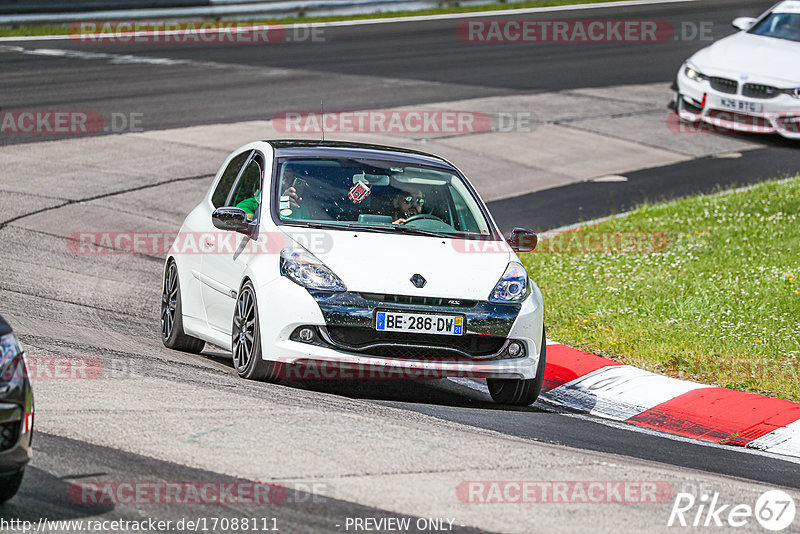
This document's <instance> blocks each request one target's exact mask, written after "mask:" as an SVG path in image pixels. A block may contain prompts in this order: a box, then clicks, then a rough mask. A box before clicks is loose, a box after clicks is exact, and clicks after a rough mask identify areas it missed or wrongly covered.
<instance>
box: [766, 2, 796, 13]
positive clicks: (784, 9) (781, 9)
mask: <svg viewBox="0 0 800 534" xmlns="http://www.w3.org/2000/svg"><path fill="white" fill-rule="evenodd" d="M772 12H773V13H800V1H798V0H785V1H784V2H781V3H780V4H778V5H777V6H775V9H773V10H772Z"/></svg>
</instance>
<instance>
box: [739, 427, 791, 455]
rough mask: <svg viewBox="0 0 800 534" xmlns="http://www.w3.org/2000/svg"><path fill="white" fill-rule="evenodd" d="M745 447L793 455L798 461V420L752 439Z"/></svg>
mask: <svg viewBox="0 0 800 534" xmlns="http://www.w3.org/2000/svg"><path fill="white" fill-rule="evenodd" d="M747 447H748V448H751V449H757V450H762V451H767V452H771V453H773V454H781V455H784V454H785V455H787V456H793V457H796V458H797V461H798V462H800V420H797V421H795V422H794V423H789V424H788V425H786V426H785V427H782V428H777V429H775V430H773V431H772V432H770V433H769V434H767V435H765V436H761V437H760V438H758V439H754V440H753V441H751V442H750V443H748V444H747Z"/></svg>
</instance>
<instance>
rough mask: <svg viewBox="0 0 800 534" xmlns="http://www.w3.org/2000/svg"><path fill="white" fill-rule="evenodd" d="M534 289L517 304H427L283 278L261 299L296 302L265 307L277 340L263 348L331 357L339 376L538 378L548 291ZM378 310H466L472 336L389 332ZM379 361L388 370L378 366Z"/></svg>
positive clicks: (290, 361)
mask: <svg viewBox="0 0 800 534" xmlns="http://www.w3.org/2000/svg"><path fill="white" fill-rule="evenodd" d="M267 288H268V289H267ZM531 288H532V291H531V294H530V295H529V296H528V297H527V298H526V299H525V300H524V301H523V302H522V303H517V304H493V303H489V302H483V301H471V302H470V301H458V303H457V304H456V303H454V300H453V299H425V300H426V303H424V302H422V300H421V299H423V297H397V296H391V295H373V294H362V293H357V292H346V293H330V292H313V291H312V292H309V291H306V290H305V289H303V288H301V287H299V286H297V285H296V284H294V283H293V282H291V281H289V280H287V279H285V278H281V279H279V280H276V281H274V282H271V283H270V284H268V286H265V288H264V289H265V291H264V297H263V298H261V299H260V302H265V300H264V299H265V298H269V299H270V300H273V301H275V302H284V303H291V304H289V305H287V306H282V307H281V309H280V311H279V312H278V311H277V310H274V309H271V310H264V311H265V312H266V314H267V315H266V316H265V317H264V319H263V320H262V321H261V322H260V323H261V332H262V340H275V342H274V344H272V345H271V346H269V347H268V346H266V344H265V345H264V350H262V354H263V355H264V357H265V358H267V359H270V360H274V361H278V362H281V363H283V364H285V365H295V364H307V363H308V362H326V363H328V364H331V365H328V366H327V367H326V369H327V370H328V371H331V372H333V370H334V369H336V370H338V371H343V372H339V373H338V376H339V377H346V376H345V375H346V374H351V377H352V378H369V377H375V378H380V377H385V378H392V377H397V378H400V377H407V378H441V377H445V376H472V377H478V378H487V377H489V378H518V379H531V378H535V376H536V368H537V364H538V362H539V354H540V352H541V343H542V332H543V324H542V322H543V310H542V308H543V306H542V298H541V293H540V292H539V289H538V288H537V287H536V286H535V284H533V283H531ZM267 294H268V295H269V297H267ZM455 300H457V299H455ZM377 309H382V310H407V311H414V312H423V313H424V312H429V313H437V314H458V315H463V316H464V318H465V330H464V335H463V336H457V337H456V336H443V335H441V336H440V335H435V334H430V335H422V337H419V336H415V335H405V334H399V335H392V336H387V335H382V333H379V332H377V331H376V330H375V329H374V325H373V320H374V319H373V318H374V313H375V310H377ZM260 310H261V307H260ZM272 321H275V322H272ZM306 326H310V327H313V328H314V329H315V330H316V332H317V333H318V334H319V335H318V336H315V339H314V340H313V342H310V343H309V342H302V341H300V340H299V339H298V337H297V331H298V329H299V328H302V327H306ZM509 340H513V341H517V342H518V343H520V344H522V346H523V347H524V356H522V357H519V356H517V357H510V356H509V354H508V353H507V352H506V349H507V347H508V345H509ZM376 368H378V369H383V370H384V372H383V373H377V374H375V373H372V371H371V370H374V369H376ZM351 371H354V372H355V374H352V373H350V372H351ZM332 377H333V376H331V378H332ZM320 378H325V377H324V376H320Z"/></svg>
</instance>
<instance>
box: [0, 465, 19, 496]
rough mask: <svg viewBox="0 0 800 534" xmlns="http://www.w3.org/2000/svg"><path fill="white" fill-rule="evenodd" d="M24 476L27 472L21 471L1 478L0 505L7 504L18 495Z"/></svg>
mask: <svg viewBox="0 0 800 534" xmlns="http://www.w3.org/2000/svg"><path fill="white" fill-rule="evenodd" d="M24 475H25V470H24V469H20V470H19V471H17V472H16V473H13V474H11V475H2V476H0V503H4V502H6V501H7V500H9V499H11V498H12V497H13V496H14V495H16V494H17V491H18V490H19V486H20V484H22V477H23V476H24Z"/></svg>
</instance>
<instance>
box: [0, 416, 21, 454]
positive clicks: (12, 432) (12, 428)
mask: <svg viewBox="0 0 800 534" xmlns="http://www.w3.org/2000/svg"><path fill="white" fill-rule="evenodd" d="M20 423H21V421H14V422H11V423H2V424H0V451H5V450H8V449H10V448H11V447H13V446H14V445H16V443H17V439H18V438H19V425H20Z"/></svg>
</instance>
